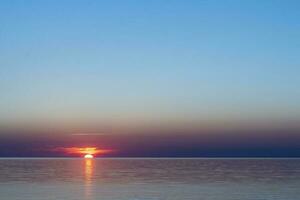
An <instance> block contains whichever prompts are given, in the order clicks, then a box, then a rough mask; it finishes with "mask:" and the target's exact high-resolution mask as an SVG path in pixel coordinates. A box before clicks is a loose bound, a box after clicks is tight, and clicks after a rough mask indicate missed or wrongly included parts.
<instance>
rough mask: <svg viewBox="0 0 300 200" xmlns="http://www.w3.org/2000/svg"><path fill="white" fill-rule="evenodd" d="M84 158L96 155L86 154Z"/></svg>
mask: <svg viewBox="0 0 300 200" xmlns="http://www.w3.org/2000/svg"><path fill="white" fill-rule="evenodd" d="M84 158H94V156H93V155H92V154H86V155H85V156H84Z"/></svg>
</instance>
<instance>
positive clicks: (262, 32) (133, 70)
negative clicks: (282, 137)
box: [0, 0, 300, 126]
mask: <svg viewBox="0 0 300 200" xmlns="http://www.w3.org/2000/svg"><path fill="white" fill-rule="evenodd" d="M299 9H300V3H299V1H276V0H274V1H271V0H270V1H267V0H265V1H231V0H228V1H176V0H174V1H158V0H153V1H133V0H132V1H126V0H125V1H124V0H123V1H93V0H88V1H76V0H74V1H71V0H70V1H66V0H60V1H54V0H51V1H37V0H36V1H31V0H28V1H21V0H19V1H17V0H7V1H5V0H4V1H1V2H0V24H1V27H0V88H1V94H0V99H1V101H0V120H1V122H2V124H3V125H7V124H12V125H16V124H22V123H23V124H27V123H28V124H36V123H45V124H52V123H53V124H54V125H55V124H57V125H63V126H64V125H66V126H72V125H73V124H78V123H79V124H81V123H82V124H86V125H93V124H99V123H100V124H110V125H113V126H122V125H124V126H139V125H141V126H148V125H153V124H155V125H166V126H167V125H168V124H172V123H174V124H180V123H182V124H189V125H193V124H194V125H195V124H199V123H203V124H209V123H216V124H219V125H220V126H223V125H224V121H225V123H229V124H232V123H233V124H239V123H241V121H246V122H249V123H250V122H252V121H254V122H255V123H257V122H258V121H260V122H261V121H266V122H274V120H275V121H276V122H284V123H285V122H290V121H293V122H296V123H297V122H298V121H299V119H300V106H299V101H300V92H299V91H300V90H299V86H300V78H299V72H300V68H299V66H300V59H299V52H300V39H299V34H300V24H299V19H300V13H299ZM219 125H217V126H219Z"/></svg>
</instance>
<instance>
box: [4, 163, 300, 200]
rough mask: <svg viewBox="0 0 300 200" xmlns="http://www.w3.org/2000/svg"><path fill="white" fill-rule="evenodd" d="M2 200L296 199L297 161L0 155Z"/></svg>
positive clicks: (299, 184)
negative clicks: (25, 157)
mask: <svg viewBox="0 0 300 200" xmlns="http://www.w3.org/2000/svg"><path fill="white" fill-rule="evenodd" d="M0 199H1V200H44V199H45V200H56V199H59V200H77V199H78V200H98V199H99V200H186V199H187V200H239V199H241V200H255V199H258V200H271V199H272V200H277V199H278V200H298V199H300V160H298V159H85V160H84V159H0Z"/></svg>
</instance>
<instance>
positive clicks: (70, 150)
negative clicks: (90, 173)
mask: <svg viewBox="0 0 300 200" xmlns="http://www.w3.org/2000/svg"><path fill="white" fill-rule="evenodd" d="M55 150H56V151H62V152H64V153H66V154H72V155H81V156H83V157H84V158H93V157H95V156H96V155H104V154H106V153H109V152H111V151H112V150H110V149H99V148H97V147H61V148H56V149H55Z"/></svg>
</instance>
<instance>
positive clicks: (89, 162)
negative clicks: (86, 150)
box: [84, 159, 94, 200]
mask: <svg viewBox="0 0 300 200" xmlns="http://www.w3.org/2000/svg"><path fill="white" fill-rule="evenodd" d="M84 166H85V168H84V175H85V199H86V200H91V199H93V170H94V161H93V159H84Z"/></svg>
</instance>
